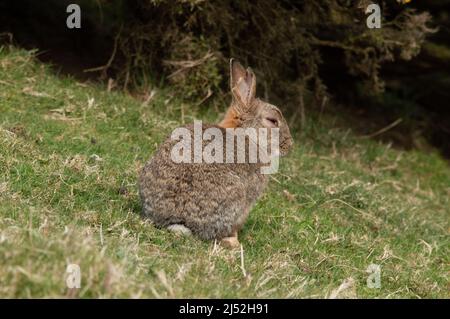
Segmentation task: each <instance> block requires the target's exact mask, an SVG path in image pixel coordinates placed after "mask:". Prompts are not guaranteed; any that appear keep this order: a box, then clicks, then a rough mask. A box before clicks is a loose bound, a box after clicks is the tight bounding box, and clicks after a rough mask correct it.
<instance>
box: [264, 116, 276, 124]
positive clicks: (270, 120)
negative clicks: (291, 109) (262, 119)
mask: <svg viewBox="0 0 450 319" xmlns="http://www.w3.org/2000/svg"><path fill="white" fill-rule="evenodd" d="M266 120H267V121H269V122H270V123H272V124H273V125H274V126H278V120H277V119H274V118H273V117H266Z"/></svg>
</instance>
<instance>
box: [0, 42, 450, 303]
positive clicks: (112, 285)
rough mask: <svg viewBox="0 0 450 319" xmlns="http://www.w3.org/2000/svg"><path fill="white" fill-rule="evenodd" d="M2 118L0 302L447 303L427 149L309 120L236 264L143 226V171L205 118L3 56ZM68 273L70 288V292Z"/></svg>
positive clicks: (437, 183)
mask: <svg viewBox="0 0 450 319" xmlns="http://www.w3.org/2000/svg"><path fill="white" fill-rule="evenodd" d="M0 112H1V113H0V278H1V285H0V296H1V297H80V298H90V297H151V298H152V297H176V298H178V297H195V298H196V297H238V298H240V297H257V298H259V297H269V298H272V297H281V298H284V297H292V298H298V297H306V298H324V297H325V298H326V297H338V298H340V297H360V298H438V297H441V298H442V297H443V298H449V297H450V295H449V290H450V289H449V288H450V286H449V265H450V260H449V256H450V252H449V247H450V238H449V231H450V225H449V220H450V208H449V207H450V202H449V197H450V196H449V195H450V169H449V166H448V163H447V162H445V161H444V160H443V159H442V158H440V157H439V155H438V154H437V153H431V154H425V153H421V152H419V151H402V150H396V149H392V148H390V147H389V145H386V144H380V143H378V142H376V141H372V140H365V139H361V138H358V137H357V136H355V135H354V134H353V133H352V132H351V131H348V130H345V129H339V128H336V127H335V125H333V119H332V118H331V119H328V121H324V120H322V121H317V120H314V119H310V121H309V122H308V123H307V124H308V125H307V127H306V128H305V129H304V130H302V131H301V132H300V131H298V130H294V132H293V135H294V138H295V141H296V147H295V149H294V151H293V152H292V153H291V154H290V156H289V157H287V158H286V159H285V160H284V161H282V166H281V172H280V173H279V174H278V175H276V176H274V178H273V180H272V181H271V185H270V187H269V189H268V191H267V192H266V194H265V195H264V196H263V198H262V199H261V200H260V201H259V202H258V204H257V205H256V207H255V208H254V209H253V211H252V212H251V215H250V217H249V220H248V222H247V223H246V225H245V227H244V229H243V231H242V233H241V234H240V239H241V243H242V244H243V250H242V252H241V251H228V250H224V249H222V248H220V247H217V246H215V245H214V243H211V242H204V241H201V240H198V239H195V238H185V237H179V236H177V235H174V234H172V233H169V232H167V231H165V230H161V229H157V228H155V227H154V226H153V225H152V224H151V222H149V221H146V220H144V219H142V218H141V216H140V215H139V212H140V202H139V197H138V193H137V186H136V176H137V174H138V172H139V169H140V168H141V167H142V166H143V164H144V162H145V161H146V160H147V159H148V158H149V157H150V156H151V154H152V153H153V152H154V151H155V149H156V147H157V144H158V143H159V142H161V141H162V140H163V138H164V137H165V136H166V135H167V134H169V133H170V132H171V130H172V129H173V128H175V127H177V126H178V125H180V123H181V122H182V121H186V122H190V121H192V119H193V118H194V117H202V118H206V119H208V120H211V121H214V120H217V116H218V115H217V114H216V113H215V112H213V111H212V110H211V111H207V112H200V113H199V112H198V111H195V108H192V107H190V106H189V105H183V104H182V103H181V102H178V101H176V100H175V99H172V98H171V97H170V94H169V92H167V91H165V90H164V89H159V90H157V91H156V94H155V96H154V97H153V99H151V100H150V101H148V103H143V102H142V101H141V100H139V99H137V98H132V97H130V96H128V95H125V94H122V93H117V92H107V90H106V89H105V88H104V87H102V86H101V85H95V84H83V83H78V82H77V81H76V80H74V79H70V78H67V77H59V76H57V75H55V74H54V73H53V72H52V71H51V70H50V69H49V67H48V66H45V65H42V64H40V63H38V62H36V61H35V59H34V57H33V54H32V53H30V52H26V51H23V50H18V49H13V48H6V47H2V48H0ZM241 253H242V254H241ZM242 257H243V259H242ZM68 264H78V265H79V266H80V269H81V276H82V277H81V278H82V279H81V288H80V289H68V288H67V286H66V277H67V273H66V269H67V265H68ZM370 264H377V265H380V267H381V287H380V288H379V289H374V288H369V287H368V286H367V284H366V280H367V278H368V276H369V274H368V273H367V272H366V269H367V268H368V266H369V265H370ZM339 287H340V288H341V289H339Z"/></svg>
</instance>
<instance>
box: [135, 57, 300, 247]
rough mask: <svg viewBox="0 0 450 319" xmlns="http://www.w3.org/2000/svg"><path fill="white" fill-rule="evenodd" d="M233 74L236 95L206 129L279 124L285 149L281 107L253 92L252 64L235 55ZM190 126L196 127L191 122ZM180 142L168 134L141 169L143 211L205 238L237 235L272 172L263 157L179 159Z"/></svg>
mask: <svg viewBox="0 0 450 319" xmlns="http://www.w3.org/2000/svg"><path fill="white" fill-rule="evenodd" d="M230 78H231V79H230V86H231V91H232V96H233V101H232V104H231V106H230V108H229V110H228V112H227V114H226V116H225V119H224V120H223V121H222V122H221V123H220V124H219V125H209V126H207V125H203V127H202V129H203V131H204V130H206V129H207V128H208V127H217V128H219V129H220V130H221V131H222V133H223V136H225V128H226V127H241V128H251V127H253V128H263V127H266V128H272V127H279V129H280V130H279V145H280V153H281V155H285V154H287V152H288V151H289V150H290V148H291V147H292V138H291V135H290V132H289V128H288V126H287V123H286V121H285V119H284V117H283V115H282V114H281V112H280V110H279V109H278V108H277V107H275V106H273V105H271V104H268V103H265V102H263V101H261V100H259V99H257V98H256V97H255V92H256V78H255V75H254V73H253V72H252V70H251V69H250V68H248V69H247V70H246V69H244V68H243V67H242V66H241V64H239V63H238V62H235V61H233V60H231V61H230ZM186 128H187V129H189V130H190V131H193V126H192V125H188V126H186ZM192 134H193V133H192ZM177 142H178V141H176V140H173V139H171V138H168V139H167V140H166V141H165V142H164V143H163V144H162V145H161V146H160V147H159V149H158V150H157V152H156V154H155V155H154V156H153V158H152V159H151V160H150V161H149V162H148V163H147V164H146V165H145V167H144V168H143V170H142V172H141V175H140V178H139V191H140V196H141V199H142V203H143V213H144V215H145V216H146V217H148V218H150V219H151V220H152V221H153V222H154V223H155V224H156V225H157V226H160V227H167V228H169V229H183V232H192V233H193V234H195V235H197V236H198V237H200V238H202V239H224V238H227V237H234V238H236V241H237V232H238V230H239V229H240V228H241V227H242V225H243V224H244V222H245V220H246V218H247V216H248V214H249V212H250V210H251V208H252V206H253V205H254V204H255V202H256V200H257V199H258V198H259V197H260V196H261V194H262V193H263V191H264V189H265V187H266V185H267V181H268V175H264V174H262V173H261V170H260V168H261V166H262V165H263V163H260V162H257V163H249V162H248V160H247V158H248V157H246V162H244V163H241V164H238V163H236V162H235V163H212V164H208V163H204V162H203V163H193V162H192V163H175V162H174V161H172V159H171V150H172V147H173V146H174V145H175V144H176V143H177ZM203 143H204V145H205V142H203ZM206 144H207V143H206ZM224 145H225V143H224ZM224 158H225V156H224ZM264 165H265V166H266V165H267V164H264Z"/></svg>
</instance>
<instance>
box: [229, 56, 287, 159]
mask: <svg viewBox="0 0 450 319" xmlns="http://www.w3.org/2000/svg"><path fill="white" fill-rule="evenodd" d="M230 89H231V94H232V96H233V100H232V103H231V106H230V108H229V110H228V112H227V114H226V116H225V119H224V120H223V121H222V122H221V123H220V125H221V126H223V127H242V128H251V127H253V128H256V129H258V128H267V129H272V128H278V129H279V145H280V153H281V155H286V154H287V153H288V152H289V150H290V149H291V148H292V145H293V141H292V136H291V133H290V131H289V127H288V125H287V122H286V120H285V118H284V117H283V114H282V113H281V111H280V110H279V109H278V108H277V107H276V106H275V105H272V104H269V103H267V102H264V101H262V100H260V99H259V98H257V97H256V96H255V95H256V76H255V74H254V73H253V71H252V70H251V68H247V69H245V68H244V67H243V66H242V65H241V64H240V63H239V62H237V61H235V60H233V59H231V60H230Z"/></svg>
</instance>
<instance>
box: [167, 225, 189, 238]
mask: <svg viewBox="0 0 450 319" xmlns="http://www.w3.org/2000/svg"><path fill="white" fill-rule="evenodd" d="M167 229H168V230H170V231H171V232H173V233H175V234H179V235H184V236H191V235H192V232H191V230H190V229H189V228H187V227H186V226H184V225H181V224H172V225H170V226H169V227H167Z"/></svg>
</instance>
